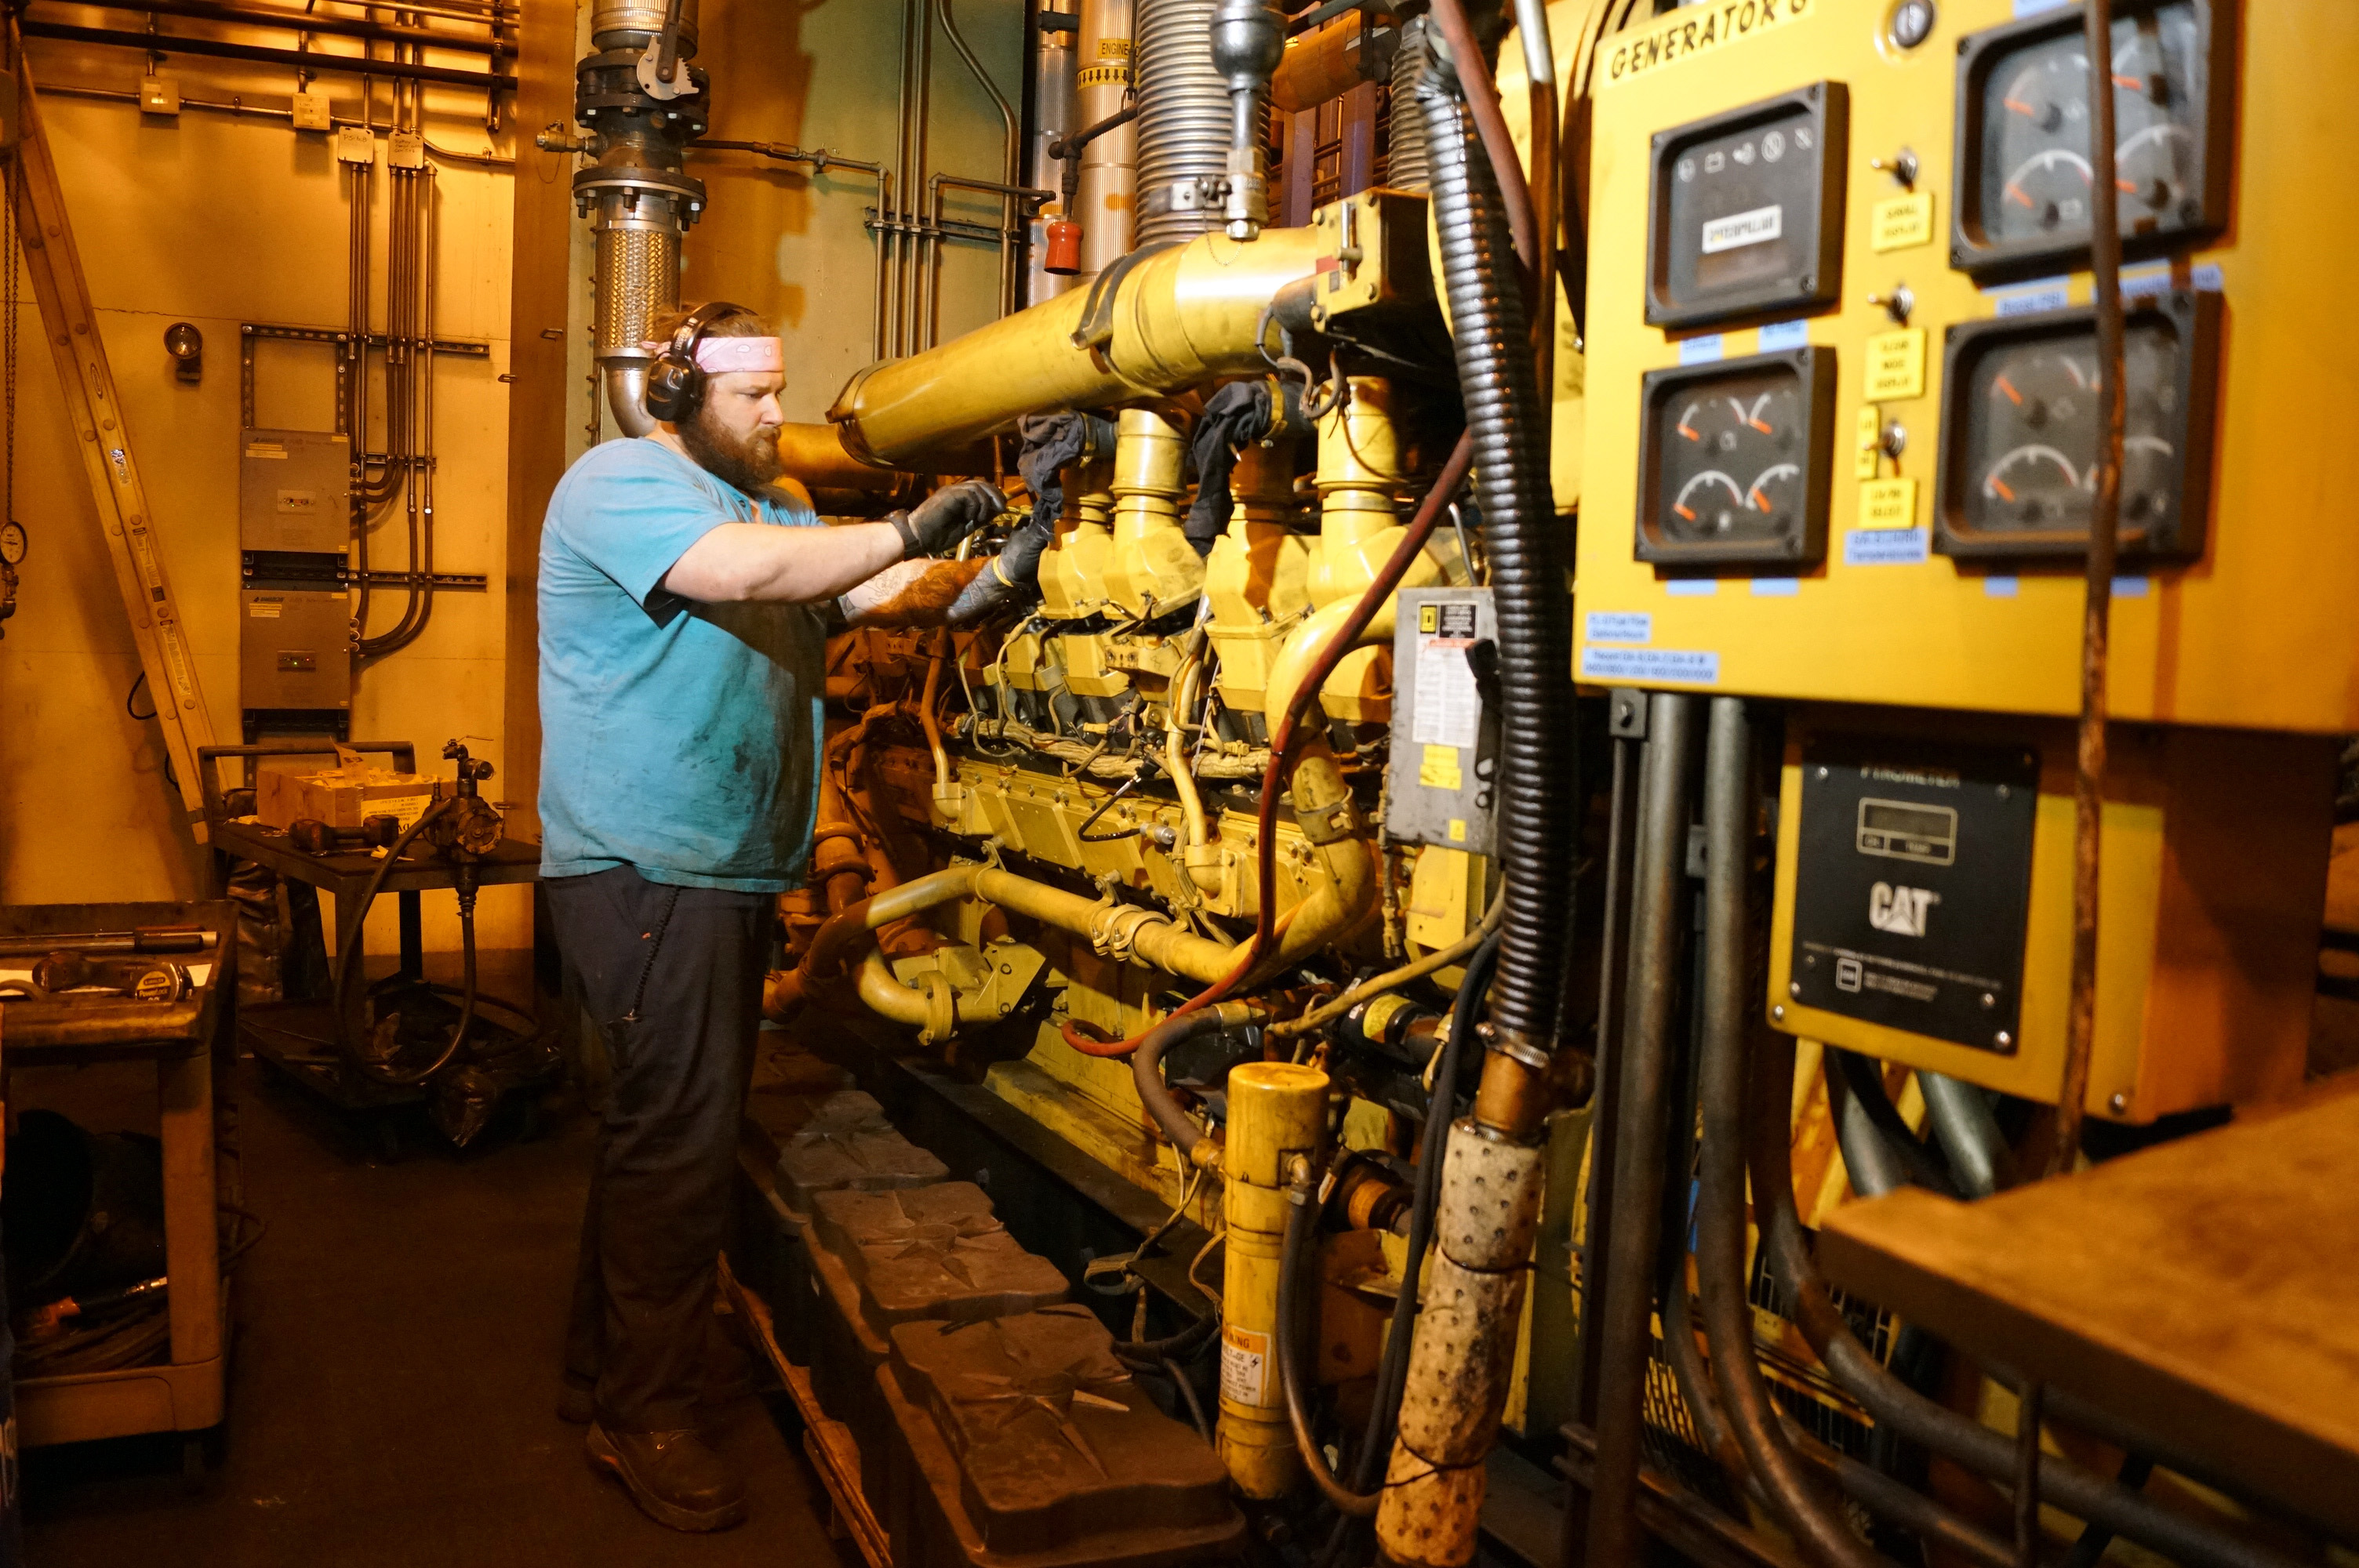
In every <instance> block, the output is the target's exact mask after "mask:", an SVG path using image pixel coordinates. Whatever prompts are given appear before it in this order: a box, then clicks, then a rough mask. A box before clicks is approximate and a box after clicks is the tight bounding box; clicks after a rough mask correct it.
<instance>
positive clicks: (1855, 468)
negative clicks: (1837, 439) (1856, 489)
mask: <svg viewBox="0 0 2359 1568" xmlns="http://www.w3.org/2000/svg"><path fill="white" fill-rule="evenodd" d="M1883 439H1884V414H1883V411H1882V410H1880V409H1878V408H1877V407H1876V406H1875V405H1874V404H1869V405H1868V406H1865V407H1864V408H1862V409H1861V410H1860V411H1859V423H1858V425H1857V427H1855V428H1854V430H1853V432H1852V448H1853V453H1852V460H1851V474H1852V477H1853V478H1854V479H1874V478H1875V459H1876V455H1877V454H1876V449H1877V447H1878V445H1879V444H1880V443H1881V442H1882V441H1883Z"/></svg>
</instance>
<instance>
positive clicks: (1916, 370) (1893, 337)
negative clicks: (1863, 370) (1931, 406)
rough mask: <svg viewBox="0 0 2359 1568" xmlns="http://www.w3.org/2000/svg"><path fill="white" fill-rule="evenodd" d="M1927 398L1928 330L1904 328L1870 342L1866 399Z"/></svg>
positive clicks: (1886, 401)
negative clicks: (1926, 342) (1926, 343)
mask: <svg viewBox="0 0 2359 1568" xmlns="http://www.w3.org/2000/svg"><path fill="white" fill-rule="evenodd" d="M1924 395H1925V329H1924V328H1922V327H1903V328H1901V329H1900V330H1898V331H1897V332H1878V333H1877V334H1876V335H1875V337H1873V338H1870V339H1869V340H1868V341H1867V400H1868V401H1869V402H1870V403H1888V402H1890V401H1892V400H1893V399H1895V398H1901V397H1922V396H1924Z"/></svg>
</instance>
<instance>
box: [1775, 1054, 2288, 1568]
mask: <svg viewBox="0 0 2359 1568" xmlns="http://www.w3.org/2000/svg"><path fill="white" fill-rule="evenodd" d="M1764 1049H1765V1050H1766V1051H1767V1053H1768V1055H1767V1059H1765V1061H1764V1062H1763V1063H1762V1064H1761V1065H1762V1070H1761V1071H1759V1072H1757V1073H1756V1075H1755V1084H1754V1107H1753V1114H1752V1117H1751V1121H1752V1130H1751V1131H1752V1136H1751V1139H1750V1141H1751V1144H1752V1168H1753V1196H1754V1203H1755V1206H1756V1214H1757V1215H1758V1216H1759V1217H1760V1218H1761V1223H1762V1245H1763V1246H1764V1247H1766V1248H1767V1249H1769V1260H1770V1267H1771V1269H1772V1270H1773V1271H1774V1272H1775V1273H1776V1275H1777V1278H1778V1280H1779V1281H1780V1282H1781V1283H1783V1284H1784V1286H1785V1288H1786V1291H1787V1292H1788V1297H1789V1298H1790V1299H1791V1300H1792V1301H1793V1302H1794V1303H1795V1321H1796V1323H1797V1324H1798V1325H1799V1326H1800V1328H1801V1330H1802V1334H1803V1336H1804V1337H1805V1338H1807V1339H1808V1340H1809V1341H1810V1347H1811V1348H1812V1349H1813V1350H1815V1351H1817V1352H1818V1355H1819V1359H1820V1360H1821V1362H1823V1363H1824V1364H1825V1366H1826V1368H1827V1371H1828V1372H1829V1373H1830V1374H1831V1375H1832V1377H1833V1378H1834V1379H1835V1381H1836V1382H1837V1383H1838V1384H1840V1385H1841V1386H1842V1387H1843V1390H1845V1391H1846V1392H1848V1393H1849V1394H1850V1395H1851V1396H1852V1398H1854V1399H1855V1400H1858V1401H1859V1402H1860V1403H1861V1405H1863V1406H1864V1407H1865V1409H1866V1411H1867V1413H1868V1416H1869V1419H1871V1420H1872V1421H1874V1422H1876V1423H1878V1424H1879V1425H1882V1424H1885V1423H1887V1422H1888V1423H1890V1425H1891V1426H1892V1427H1893V1428H1894V1429H1895V1430H1896V1431H1897V1432H1898V1433H1899V1434H1900V1435H1901V1436H1902V1437H1904V1438H1906V1439H1908V1441H1909V1442H1911V1443H1915V1444H1920V1445H1922V1446H1923V1447H1926V1448H1929V1449H1931V1450H1932V1451H1933V1452H1934V1453H1936V1454H1941V1455H1943V1456H1944V1457H1946V1458H1948V1459H1950V1460H1951V1461H1953V1462H1954V1463H1956V1464H1958V1465H1962V1466H1963V1467H1965V1468H1966V1469H1968V1470H1971V1471H1972V1472H1973V1473H1974V1474H1975V1475H1977V1476H1982V1477H1984V1479H1985V1480H1991V1481H1996V1482H1999V1483H2001V1484H2010V1483H2012V1482H2013V1480H2014V1478H2015V1461H2016V1454H2015V1439H2014V1438H2013V1437H2012V1436H2010V1435H2008V1434H2007V1433H2003V1432H1995V1431H1993V1430H1992V1429H1991V1428H1989V1427H1986V1426H1984V1425H1983V1424H1982V1422H1978V1421H1975V1420H1974V1419H1973V1418H1972V1417H1970V1416H1965V1415H1962V1414H1960V1413H1959V1412H1957V1411H1952V1410H1950V1409H1948V1408H1946V1407H1944V1406H1941V1405H1939V1404H1936V1403H1934V1402H1933V1401H1932V1400H1929V1399H1927V1398H1926V1397H1925V1396H1924V1395H1922V1394H1919V1393H1918V1392H1917V1391H1916V1390H1913V1389H1911V1388H1909V1387H1908V1385H1907V1384H1905V1383H1903V1382H1901V1381H1900V1379H1897V1378H1895V1377H1894V1376H1892V1374H1891V1373H1890V1372H1888V1371H1886V1369H1885V1368H1884V1367H1883V1366H1882V1365H1881V1364H1880V1363H1878V1362H1877V1360H1876V1359H1875V1357H1874V1356H1872V1355H1870V1354H1869V1353H1868V1350H1867V1347H1866V1346H1864V1345H1862V1344H1861V1343H1860V1342H1859V1339H1858V1336H1855V1335H1854V1334H1853V1333H1852V1331H1851V1325H1849V1324H1847V1323H1846V1322H1844V1321H1843V1314H1841V1313H1840V1312H1838V1311H1837V1310H1836V1308H1835V1304H1834V1301H1833V1298H1832V1297H1831V1296H1830V1295H1829V1294H1828V1292H1827V1285H1826V1281H1825V1280H1824V1278H1823V1277H1821V1274H1820V1273H1819V1268H1818V1262H1817V1260H1816V1259H1814V1258H1813V1257H1812V1256H1811V1254H1810V1244H1809V1243H1808V1241H1806V1240H1805V1239H1804V1238H1803V1234H1802V1222H1801V1217H1800V1216H1799V1215H1798V1214H1797V1213H1796V1212H1795V1207H1794V1169H1793V1150H1792V1147H1791V1134H1792V1129H1791V1125H1790V1120H1789V1119H1790V1116H1791V1109H1790V1108H1791V1105H1792V1100H1791V1098H1790V1097H1791V1096H1792V1093H1793V1085H1794V1050H1793V1042H1792V1041H1791V1039H1789V1038H1788V1036H1786V1035H1782V1034H1777V1035H1770V1036H1767V1040H1766V1044H1765V1046H1764ZM2040 1490H2041V1493H2042V1496H2043V1498H2044V1499H2045V1500H2046V1501H2047V1502H2049V1503H2051V1504H2053V1505H2054V1506H2055V1507H2057V1508H2059V1509H2062V1510H2063V1511H2064V1512H2066V1513H2069V1514H2071V1515H2072V1516H2073V1517H2075V1518H2077V1519H2084V1520H2086V1521H2087V1522H2089V1523H2090V1524H2099V1525H2104V1527H2105V1528H2106V1529H2108V1530H2113V1531H2114V1533H2115V1534H2117V1535H2120V1536H2122V1537H2123V1538H2124V1539H2125V1540H2128V1541H2136V1542H2137V1543H2138V1544H2139V1545H2141V1546H2146V1547H2150V1548H2152V1549H2153V1550H2154V1551H2156V1552H2161V1553H2162V1554H2163V1555H2164V1556H2166V1557H2169V1558H2172V1559H2174V1560H2176V1561H2178V1562H2180V1563H2185V1564H2187V1568H2295V1564H2294V1562H2293V1560H2292V1559H2291V1558H2289V1557H2287V1556H2285V1555H2284V1554H2283V1553H2281V1552H2275V1551H2272V1550H2270V1549H2269V1548H2268V1547H2267V1546H2263V1545H2261V1544H2259V1543H2257V1542H2255V1541H2245V1540H2242V1539H2240V1538H2238V1537H2236V1536H2234V1535H2232V1534H2230V1533H2229V1532H2228V1531H2227V1530H2223V1529H2220V1528H2218V1527H2217V1526H2214V1525H2212V1524H2209V1523H2206V1522H2205V1521H2203V1520H2201V1519H2191V1518H2189V1517H2187V1516H2184V1515H2181V1514H2178V1513H2174V1512H2171V1511H2170V1510H2169V1509H2164V1508H2161V1507H2159V1506H2158V1505H2157V1504H2156V1503H2155V1502H2154V1500H2153V1499H2151V1498H2147V1497H2145V1496H2144V1495H2142V1494H2141V1493H2139V1492H2137V1491H2136V1490H2135V1489H2133V1488H2131V1487H2125V1486H2123V1485H2122V1484H2121V1483H2120V1482H2118V1481H2113V1480H2108V1479H2107V1478H2105V1477H2104V1476H2098V1475H2095V1474H2093V1473H2092V1472H2091V1471H2089V1470H2087V1469H2085V1468H2083V1467H2082V1466H2081V1465H2075V1464H2073V1463H2071V1461H2069V1460H2065V1459H2061V1458H2059V1457H2057V1456H2056V1455H2054V1454H2049V1455H2048V1456H2047V1457H2046V1462H2045V1463H2044V1464H2042V1465H2041V1466H2040Z"/></svg>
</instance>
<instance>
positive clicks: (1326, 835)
mask: <svg viewBox="0 0 2359 1568" xmlns="http://www.w3.org/2000/svg"><path fill="white" fill-rule="evenodd" d="M1294 820H1295V821H1296V822H1297V823H1299V825H1300V826H1301V828H1302V836H1303V838H1307V839H1309V840H1310V842H1311V843H1312V844H1314V845H1326V844H1332V843H1334V842H1335V841H1336V840H1337V839H1339V838H1356V837H1358V835H1359V833H1360V814H1359V813H1358V812H1357V811H1355V810H1354V809H1353V806H1352V802H1351V799H1350V797H1349V796H1346V797H1345V798H1343V799H1342V800H1338V801H1333V802H1331V803H1329V804H1328V805H1325V806H1297V807H1296V808H1295V812H1294Z"/></svg>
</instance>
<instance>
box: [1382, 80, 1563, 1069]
mask: <svg viewBox="0 0 2359 1568" xmlns="http://www.w3.org/2000/svg"><path fill="white" fill-rule="evenodd" d="M1456 88H1457V79H1456V76H1455V74H1454V73H1453V72H1451V71H1450V70H1448V69H1447V68H1439V69H1436V70H1431V71H1430V72H1428V73H1427V75H1426V77H1425V79H1424V80H1423V81H1419V84H1418V88H1417V94H1418V102H1419V106H1420V107H1421V108H1422V109H1423V110H1424V112H1425V124H1426V135H1427V147H1428V156H1429V157H1430V160H1431V170H1432V178H1433V222H1434V227H1435V230H1436V232H1437V233H1438V234H1439V236H1440V246H1441V267H1442V274H1443V276H1444V277H1445V278H1446V279H1447V281H1448V284H1449V290H1450V319H1451V335H1452V338H1453V341H1454V342H1455V344H1456V351H1457V360H1458V382H1459V389H1460V392H1461V394H1462V395H1463V397H1464V399H1465V405H1466V426H1467V430H1468V433H1469V435H1470V436H1471V437H1472V438H1473V448H1474V472H1475V488H1476V493H1477V494H1478V495H1479V496H1480V497H1481V499H1482V503H1483V535H1484V544H1485V546H1487V547H1488V550H1489V555H1490V561H1491V589H1492V595H1493V600H1494V603H1495V608H1496V610H1497V613H1498V622H1499V687H1500V696H1501V699H1502V702H1501V708H1502V712H1503V715H1504V719H1503V723H1502V725H1501V733H1500V740H1501V745H1500V773H1501V783H1500V806H1499V851H1498V852H1499V858H1500V861H1501V863H1502V864H1504V865H1505V866H1506V868H1507V873H1508V881H1507V912H1506V920H1505V922H1504V923H1503V925H1501V927H1500V933H1499V977H1498V984H1497V986H1496V988H1495V995H1494V996H1493V998H1492V1006H1491V1017H1492V1022H1494V1023H1495V1024H1497V1025H1498V1027H1499V1028H1500V1029H1501V1030H1502V1031H1504V1032H1506V1033H1508V1034H1510V1035H1512V1036H1514V1037H1517V1038H1518V1039H1521V1040H1523V1041H1526V1042H1528V1043H1529V1044H1533V1045H1537V1046H1538V1047H1540V1048H1542V1049H1548V1048H1550V1047H1552V1046H1553V1045H1554V1044H1555V1037H1556V1025H1557V1011H1558V1008H1559V1005H1560V1000H1561V998H1562V995H1563V991H1564V989H1565V988H1564V983H1563V982H1564V972H1563V971H1564V959H1565V937H1566V933H1567V931H1568V930H1569V929H1570V926H1571V900H1572V833H1571V825H1572V824H1571V811H1570V803H1571V798H1572V797H1571V787H1570V786H1571V780H1570V779H1569V778H1568V777H1567V773H1568V770H1567V768H1566V766H1565V761H1566V754H1567V747H1568V745H1569V743H1570V740H1571V733H1572V719H1573V710H1572V643H1571V617H1570V616H1568V615H1567V614H1566V613H1565V603H1564V585H1565V568H1566V564H1567V563H1566V558H1565V542H1564V536H1563V535H1564V530H1562V529H1561V528H1560V527H1559V526H1558V524H1557V520H1556V505H1555V501H1554V499H1553V497H1552V495H1551V494H1550V492H1549V468H1548V463H1549V455H1548V449H1547V446H1546V444H1545V441H1544V440H1543V438H1541V436H1540V432H1543V431H1545V430H1546V429H1547V428H1548V425H1547V421H1546V417H1545V413H1544V410H1543V408H1542V406H1541V403H1540V394H1539V387H1538V383H1537V382H1536V380H1535V379H1534V372H1533V369H1532V354H1531V327H1530V320H1529V318H1528V315H1527V312H1526V310H1525V308H1524V300H1523V295H1522V292H1521V291H1520V290H1519V289H1518V288H1517V287H1515V285H1514V280H1515V279H1516V278H1517V276H1519V273H1518V270H1517V266H1518V264H1517V260H1516V254H1515V252H1514V250H1513V248H1512V247H1511V246H1510V244H1509V242H1508V237H1507V219H1506V208H1505V205H1504V203H1503V201H1502V200H1501V198H1500V195H1499V187H1498V183H1497V181H1496V180H1495V178H1493V176H1492V170H1491V167H1490V164H1489V163H1488V162H1487V161H1486V160H1485V159H1484V158H1482V157H1477V156H1473V149H1472V148H1471V146H1469V140H1470V138H1469V133H1468V128H1467V124H1466V111H1465V108H1464V106H1463V104H1462V103H1461V102H1460V100H1459V97H1458V94H1457V92H1456Z"/></svg>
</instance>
